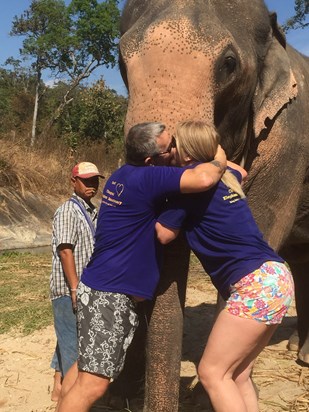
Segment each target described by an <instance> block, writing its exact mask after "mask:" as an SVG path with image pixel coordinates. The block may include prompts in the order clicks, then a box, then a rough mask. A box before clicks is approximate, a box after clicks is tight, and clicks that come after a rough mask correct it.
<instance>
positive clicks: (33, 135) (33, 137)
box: [30, 70, 41, 146]
mask: <svg viewBox="0 0 309 412" xmlns="http://www.w3.org/2000/svg"><path fill="white" fill-rule="evenodd" d="M40 82H41V71H40V70H38V73H37V81H36V85H35V99H34V110H33V119H32V131H31V141H30V146H34V144H35V141H36V124H37V117H38V109H39V89H40Z"/></svg>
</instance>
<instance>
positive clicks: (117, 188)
mask: <svg viewBox="0 0 309 412" xmlns="http://www.w3.org/2000/svg"><path fill="white" fill-rule="evenodd" d="M123 190H124V185H123V184H122V183H117V184H116V192H117V195H118V197H119V196H120V195H121V193H122V192H123Z"/></svg>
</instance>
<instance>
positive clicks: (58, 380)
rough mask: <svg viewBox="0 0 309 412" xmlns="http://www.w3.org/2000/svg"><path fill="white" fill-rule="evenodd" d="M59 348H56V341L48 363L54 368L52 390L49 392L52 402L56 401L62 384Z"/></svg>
mask: <svg viewBox="0 0 309 412" xmlns="http://www.w3.org/2000/svg"><path fill="white" fill-rule="evenodd" d="M59 357H60V356H59V348H58V342H57V345H56V349H55V352H54V355H53V358H52V361H51V363H50V367H51V368H52V369H54V371H55V373H54V386H53V390H52V392H51V400H52V401H53V402H58V400H59V397H60V392H61V385H62V374H61V368H60V365H59Z"/></svg>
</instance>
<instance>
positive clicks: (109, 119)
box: [79, 80, 127, 145]
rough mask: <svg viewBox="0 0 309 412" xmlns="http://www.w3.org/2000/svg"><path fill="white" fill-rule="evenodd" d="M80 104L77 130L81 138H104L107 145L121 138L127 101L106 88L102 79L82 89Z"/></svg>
mask: <svg viewBox="0 0 309 412" xmlns="http://www.w3.org/2000/svg"><path fill="white" fill-rule="evenodd" d="M80 106H81V107H80V109H79V111H80V115H81V116H80V123H79V130H80V133H81V137H82V138H83V139H85V138H88V139H91V140H104V141H105V142H106V143H107V145H108V144H111V143H112V142H113V141H114V140H119V139H122V138H123V123H124V116H125V113H126V108H127V101H126V99H125V98H124V97H122V96H117V94H116V93H115V92H114V91H112V90H110V89H108V88H106V87H105V85H104V82H103V80H100V81H98V82H97V83H96V84H95V85H94V86H93V87H91V88H90V89H87V90H84V91H83V93H82V96H81V102H80Z"/></svg>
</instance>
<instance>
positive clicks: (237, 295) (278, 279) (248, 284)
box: [224, 262, 294, 325]
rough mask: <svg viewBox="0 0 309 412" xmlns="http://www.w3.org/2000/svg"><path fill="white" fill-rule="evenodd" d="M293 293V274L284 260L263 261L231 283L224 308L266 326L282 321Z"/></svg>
mask: <svg viewBox="0 0 309 412" xmlns="http://www.w3.org/2000/svg"><path fill="white" fill-rule="evenodd" d="M293 295H294V283H293V279H292V274H291V272H290V270H289V268H288V266H287V264H285V263H280V262H265V263H264V264H263V265H262V266H261V267H260V268H259V269H257V270H255V271H254V272H252V273H249V274H248V275H246V276H245V277H243V278H242V279H241V280H240V281H239V282H237V283H235V284H234V285H232V286H231V295H230V297H229V299H228V300H227V303H226V306H225V308H224V309H225V310H227V311H228V312H229V313H230V314H232V315H235V316H239V317H242V318H246V319H254V320H256V321H259V322H263V323H265V324H267V325H272V324H277V323H281V321H282V319H283V317H284V316H285V314H286V312H287V310H288V308H289V306H290V304H291V302H292V299H293Z"/></svg>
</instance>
